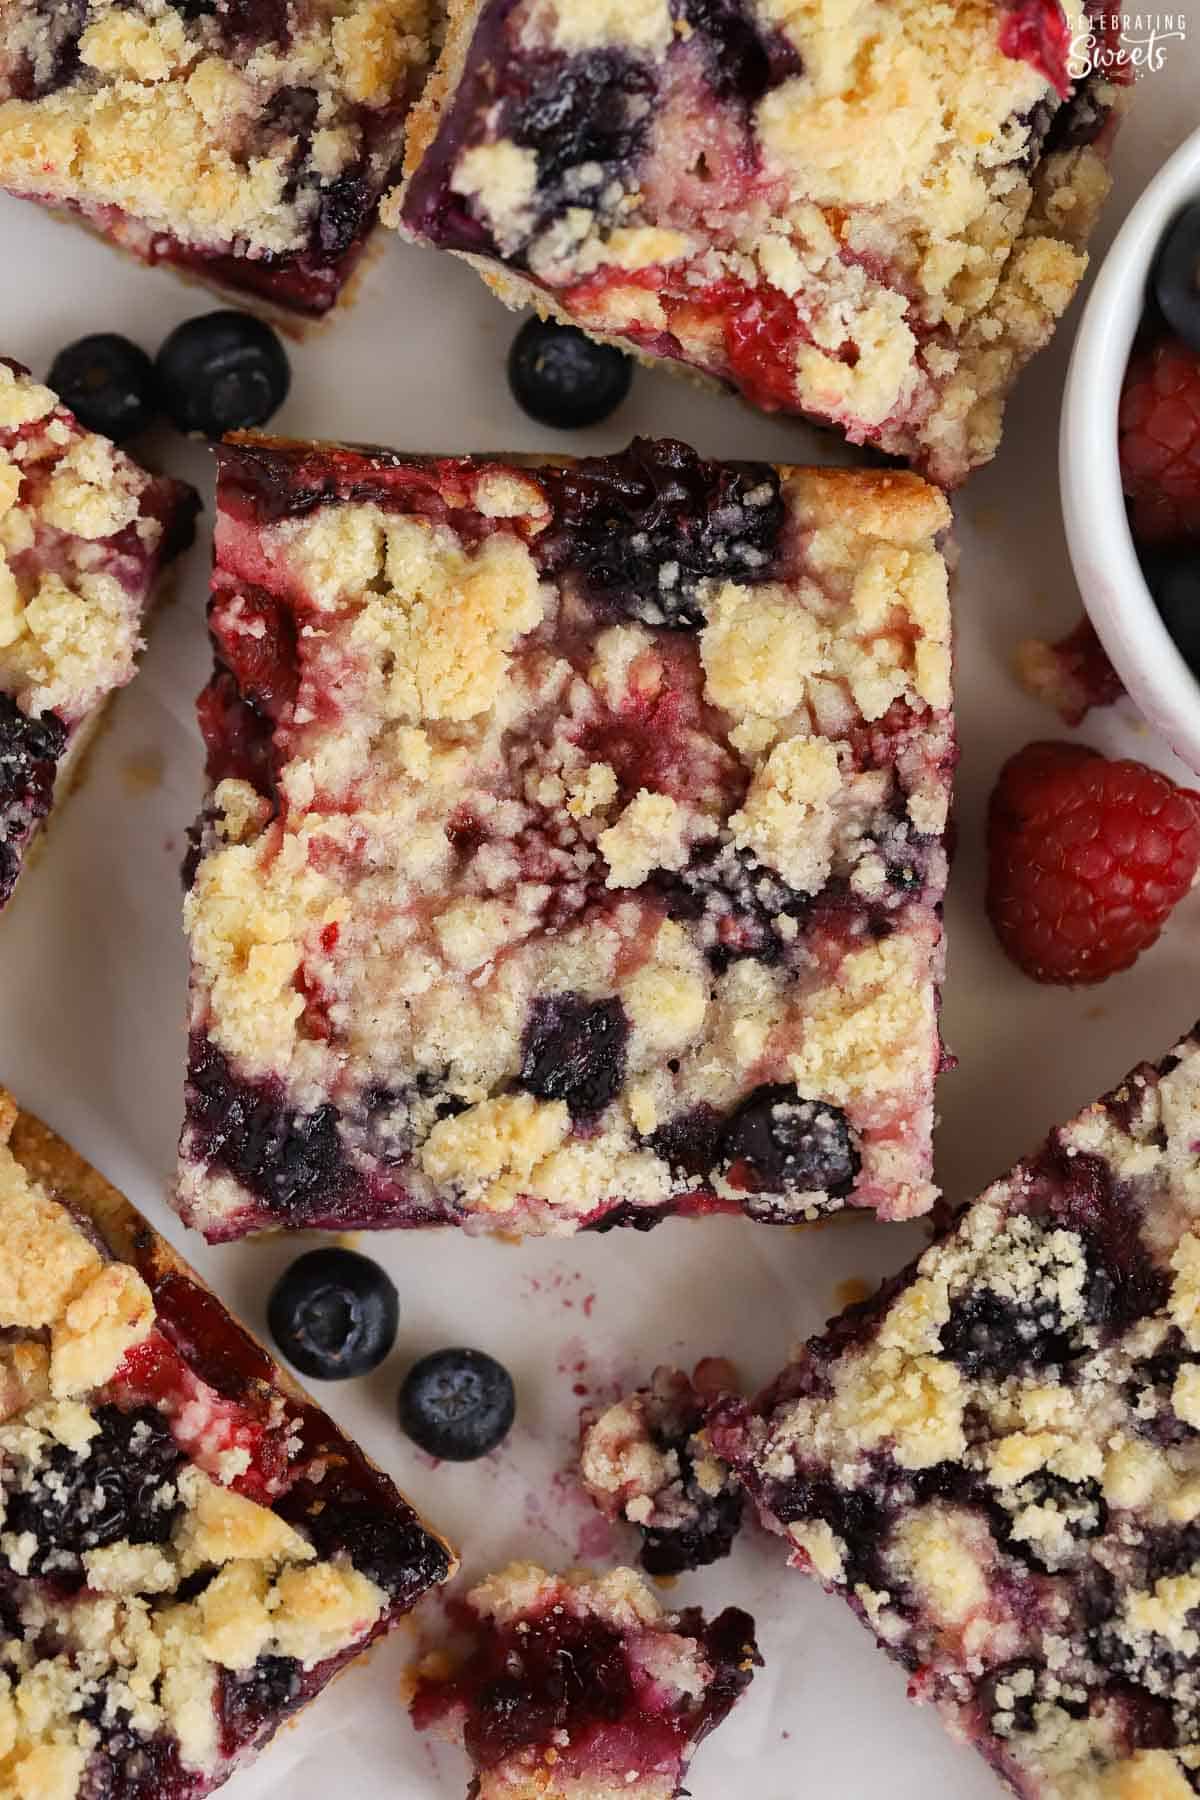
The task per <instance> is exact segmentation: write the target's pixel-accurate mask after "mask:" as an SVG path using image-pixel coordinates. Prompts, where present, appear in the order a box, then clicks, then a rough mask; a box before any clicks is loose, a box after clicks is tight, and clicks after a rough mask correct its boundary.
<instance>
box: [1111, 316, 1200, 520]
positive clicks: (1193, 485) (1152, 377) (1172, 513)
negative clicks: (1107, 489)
mask: <svg viewBox="0 0 1200 1800" xmlns="http://www.w3.org/2000/svg"><path fill="white" fill-rule="evenodd" d="M1119 433H1120V437H1119V442H1120V455H1121V485H1122V487H1123V488H1124V489H1125V492H1126V494H1127V495H1128V496H1129V499H1130V502H1131V506H1130V513H1131V523H1132V526H1133V535H1134V537H1135V538H1136V540H1137V542H1138V543H1139V544H1168V543H1172V542H1177V541H1178V540H1179V539H1181V538H1198V537H1200V356H1198V355H1197V354H1196V352H1195V351H1194V350H1189V349H1188V347H1187V345H1186V344H1181V343H1180V342H1179V340H1178V338H1164V339H1163V341H1162V343H1160V344H1155V346H1154V348H1153V350H1150V351H1144V352H1142V353H1141V354H1140V355H1137V356H1135V357H1133V358H1132V360H1131V361H1130V364H1129V367H1128V369H1127V370H1126V372H1125V386H1124V389H1123V390H1122V393H1121V411H1120V419H1119Z"/></svg>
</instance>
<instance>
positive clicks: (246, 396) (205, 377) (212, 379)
mask: <svg viewBox="0 0 1200 1800" xmlns="http://www.w3.org/2000/svg"><path fill="white" fill-rule="evenodd" d="M154 367H155V370H156V372H157V375H158V384H159V389H160V391H161V394H162V402H163V405H164V407H165V408H166V410H167V412H168V414H169V415H170V417H171V420H172V422H173V423H174V424H175V425H176V426H178V428H179V430H180V431H194V432H199V433H200V434H201V436H203V437H210V438H219V437H221V436H223V435H224V433H225V432H227V431H242V430H245V429H246V428H248V427H249V426H251V425H262V424H264V423H265V422H266V420H268V419H269V418H270V417H271V415H272V413H274V412H277V411H278V409H279V408H280V407H281V406H282V405H283V403H284V401H285V400H286V399H287V393H288V388H289V387H290V386H291V380H292V375H291V370H290V369H289V367H288V359H287V356H286V355H285V353H284V348H283V345H282V344H281V343H280V341H279V339H278V337H277V336H276V335H275V333H274V332H273V331H272V330H271V327H270V326H269V325H264V324H263V322H262V320H261V319H255V318H251V316H250V315H249V314H248V313H239V312H213V313H204V314H203V315H202V316H201V317H200V318H198V319H187V320H185V321H184V323H183V324H182V325H178V326H176V328H175V330H174V331H173V332H172V333H171V335H170V337H169V338H168V339H167V341H166V342H165V344H164V345H163V346H162V349H161V350H160V351H159V353H158V356H157V357H156V358H155V364H154Z"/></svg>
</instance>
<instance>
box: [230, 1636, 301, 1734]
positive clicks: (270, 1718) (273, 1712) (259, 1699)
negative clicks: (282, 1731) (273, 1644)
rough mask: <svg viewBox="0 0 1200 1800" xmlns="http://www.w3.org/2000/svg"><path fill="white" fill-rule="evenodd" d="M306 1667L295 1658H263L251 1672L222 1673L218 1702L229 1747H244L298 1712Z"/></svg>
mask: <svg viewBox="0 0 1200 1800" xmlns="http://www.w3.org/2000/svg"><path fill="white" fill-rule="evenodd" d="M303 1674H304V1665H303V1664H302V1663H299V1662H297V1661H296V1660H295V1658H294V1657H291V1656H260V1657H259V1659H258V1661H257V1662H256V1663H253V1664H251V1666H250V1668H248V1669H238V1670H233V1669H222V1671H221V1676H220V1689H219V1699H218V1702H217V1706H218V1713H219V1716H220V1719H221V1723H222V1724H223V1726H224V1728H225V1735H226V1738H227V1740H228V1741H229V1743H230V1744H231V1745H233V1746H237V1747H240V1746H241V1745H242V1744H245V1743H249V1742H250V1741H251V1740H252V1739H253V1738H255V1737H257V1735H258V1733H259V1732H260V1731H262V1729H263V1727H264V1726H268V1725H269V1726H270V1727H271V1728H272V1729H274V1727H275V1726H276V1725H278V1724H279V1722H280V1720H281V1719H284V1718H286V1717H287V1715H288V1714H289V1713H290V1712H294V1711H295V1709H296V1707H297V1706H298V1705H299V1703H300V1700H301V1697H302V1686H303Z"/></svg>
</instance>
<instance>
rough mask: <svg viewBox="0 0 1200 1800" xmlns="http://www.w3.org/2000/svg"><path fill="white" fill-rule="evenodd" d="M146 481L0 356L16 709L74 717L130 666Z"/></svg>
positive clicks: (4, 665)
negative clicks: (53, 712) (51, 711)
mask: <svg viewBox="0 0 1200 1800" xmlns="http://www.w3.org/2000/svg"><path fill="white" fill-rule="evenodd" d="M35 427H36V429H35ZM155 486H156V484H155V483H154V482H153V481H152V479H151V477H150V476H149V475H147V474H145V472H144V471H143V470H141V469H139V468H138V466H137V464H136V463H134V462H131V461H130V459H129V457H127V456H125V455H124V454H123V453H122V452H121V451H120V450H117V449H116V448H114V446H113V445H112V444H110V443H109V442H108V440H107V439H106V438H101V437H97V436H95V435H94V434H93V433H91V432H86V431H83V430H82V429H81V428H80V427H79V426H78V425H77V424H76V422H75V420H74V418H73V417H72V415H71V414H70V413H69V412H68V411H67V410H66V408H65V407H63V406H60V405H59V404H58V402H57V401H56V399H55V397H54V395H53V394H52V393H51V392H50V390H49V388H45V387H42V386H40V385H39V384H38V383H37V382H35V381H33V380H31V378H30V377H29V376H28V375H26V374H24V373H23V372H20V371H18V370H16V369H14V368H11V367H9V366H8V365H7V364H4V363H0V688H4V689H5V690H7V691H8V692H9V693H11V694H13V695H14V697H15V699H16V701H17V704H18V705H19V706H20V708H21V710H22V711H23V712H25V713H28V714H31V715H34V716H36V715H38V714H40V713H43V712H46V711H48V710H54V711H55V712H57V713H59V714H60V715H63V716H64V717H66V718H68V719H71V720H74V719H77V718H79V717H81V716H82V715H83V714H84V713H86V712H88V711H90V710H91V709H92V707H94V706H95V705H96V704H97V702H98V701H99V700H101V699H102V698H103V697H104V696H105V695H106V694H107V693H109V692H111V690H112V689H113V688H115V687H120V686H122V685H123V684H124V683H125V682H126V681H128V680H129V678H130V676H131V675H132V674H133V671H134V658H135V656H136V654H137V652H138V650H140V648H141V636H140V623H141V613H142V608H143V606H144V603H145V598H146V586H147V581H146V566H147V565H150V564H151V563H152V559H153V557H154V555H155V552H156V551H157V550H158V548H159V545H160V542H161V539H162V534H163V521H162V518H161V517H160V516H158V515H157V513H156V511H154V510H151V509H150V508H149V506H148V504H147V503H148V502H151V501H152V500H153V498H154V494H155ZM159 491H161V488H160V490H159ZM131 538H132V541H131ZM139 564H140V565H141V567H139ZM139 578H140V579H139Z"/></svg>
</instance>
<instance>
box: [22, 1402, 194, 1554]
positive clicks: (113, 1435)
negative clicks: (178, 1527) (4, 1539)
mask: <svg viewBox="0 0 1200 1800" xmlns="http://www.w3.org/2000/svg"><path fill="white" fill-rule="evenodd" d="M95 1416H96V1420H97V1423H98V1424H99V1427H100V1429H99V1431H98V1432H97V1433H96V1435H95V1436H94V1437H92V1438H91V1439H90V1440H89V1441H88V1443H87V1445H86V1447H85V1448H84V1450H83V1451H82V1452H77V1451H75V1450H73V1449H70V1448H68V1446H67V1445H65V1444H59V1443H54V1444H51V1445H50V1447H49V1448H48V1450H47V1451H46V1452H45V1454H44V1455H43V1457H42V1459H41V1461H40V1462H38V1463H35V1464H33V1465H28V1466H25V1467H24V1468H22V1470H21V1479H20V1480H19V1482H15V1481H14V1482H12V1484H11V1485H9V1486H8V1487H7V1491H6V1495H5V1499H6V1513H5V1525H6V1528H7V1530H9V1531H10V1532H13V1533H15V1534H16V1535H17V1536H21V1535H23V1534H24V1533H29V1534H30V1535H31V1536H32V1537H33V1538H34V1539H35V1540H36V1544H37V1548H36V1550H35V1551H34V1553H33V1555H32V1556H31V1557H30V1560H29V1565H28V1568H29V1573H30V1574H33V1575H45V1576H47V1577H49V1578H51V1579H53V1580H56V1581H62V1582H69V1583H73V1582H77V1581H78V1580H79V1579H81V1578H82V1575H83V1556H84V1553H85V1551H88V1550H99V1549H103V1548H104V1546H105V1545H107V1544H115V1543H118V1542H120V1541H121V1540H122V1539H128V1540H129V1542H130V1543H133V1544H165V1543H166V1542H167V1540H168V1538H169V1537H170V1535H171V1531H172V1529H173V1527H174V1524H175V1521H176V1518H177V1517H178V1514H179V1501H178V1499H177V1498H176V1496H175V1490H174V1487H173V1485H172V1478H173V1476H174V1474H175V1470H176V1468H177V1467H178V1465H179V1463H180V1462H181V1460H182V1452H181V1451H180V1449H179V1447H178V1445H177V1444H176V1442H175V1440H174V1438H173V1437H172V1436H171V1432H170V1428H169V1427H168V1425H167V1424H166V1421H165V1420H164V1419H163V1416H162V1414H161V1413H159V1412H157V1411H156V1410H155V1409H154V1407H152V1406H144V1407H139V1408H137V1409H136V1410H135V1411H132V1412H122V1411H121V1410H120V1409H119V1408H118V1407H115V1406H101V1407H98V1408H97V1409H96V1415H95ZM10 1470H11V1465H10V1469H6V1471H5V1473H6V1475H8V1476H9V1479H10V1481H11V1473H10Z"/></svg>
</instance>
